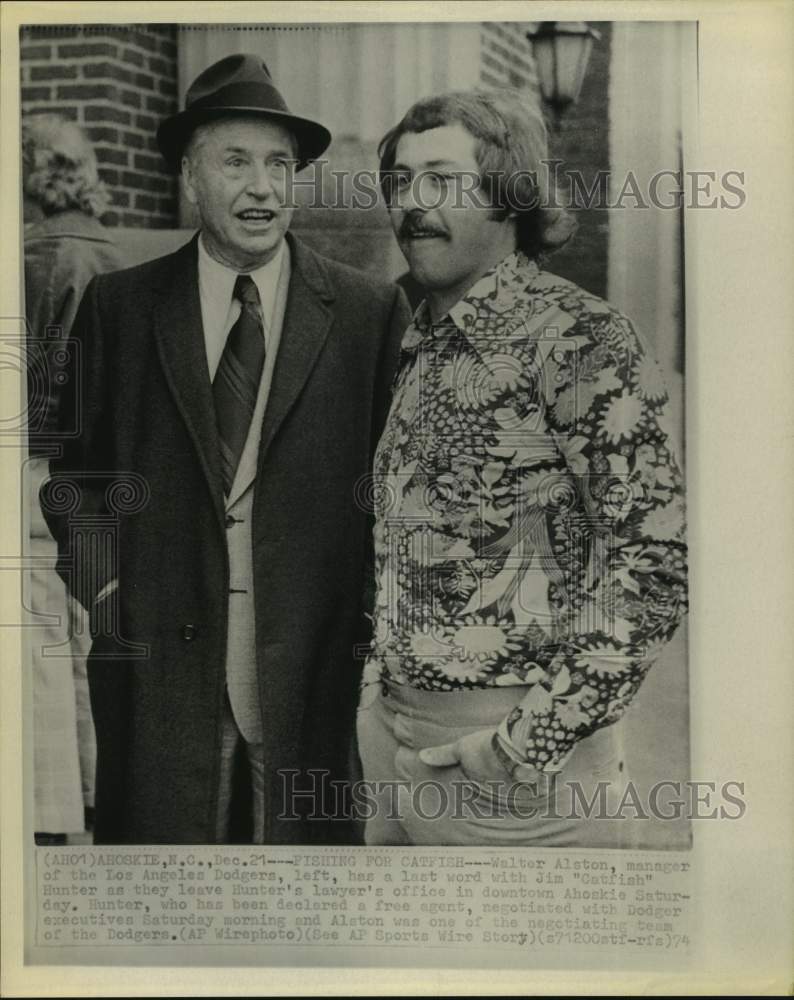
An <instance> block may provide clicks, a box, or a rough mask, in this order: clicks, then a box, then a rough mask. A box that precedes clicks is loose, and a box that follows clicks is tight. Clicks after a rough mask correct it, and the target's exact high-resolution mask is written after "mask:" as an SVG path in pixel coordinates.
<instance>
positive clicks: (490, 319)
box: [364, 251, 686, 771]
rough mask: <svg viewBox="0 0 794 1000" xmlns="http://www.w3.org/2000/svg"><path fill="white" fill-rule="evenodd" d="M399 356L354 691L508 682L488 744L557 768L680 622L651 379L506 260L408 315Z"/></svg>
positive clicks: (618, 338) (672, 488) (603, 333)
mask: <svg viewBox="0 0 794 1000" xmlns="http://www.w3.org/2000/svg"><path fill="white" fill-rule="evenodd" d="M402 350H403V354H402V359H401V365H400V369H399V372H398V375H397V378H396V381H395V386H394V398H393V402H392V407H391V412H390V414H389V417H388V420H387V424H386V428H385V431H384V434H383V436H382V438H381V441H380V444H379V447H378V450H377V453H376V457H375V466H374V478H373V484H374V489H373V497H374V504H375V508H376V523H375V549H376V555H375V586H376V598H375V610H374V638H373V642H372V648H371V653H370V656H369V658H368V661H367V664H366V666H365V671H364V684H365V685H367V684H368V683H373V682H378V681H381V680H383V679H385V678H388V679H390V680H392V681H394V682H397V683H403V684H410V685H413V686H414V687H417V688H423V689H427V690H434V691H448V692H450V697H454V692H456V691H460V690H470V689H477V688H489V687H495V686H503V685H516V686H521V691H518V692H517V704H516V706H515V708H514V709H513V710H512V712H511V713H510V714H509V716H508V717H507V718H506V719H504V720H503V722H502V724H501V725H500V726H499V729H498V736H497V739H498V742H499V744H500V745H501V749H502V750H503V751H504V752H505V753H506V754H507V755H508V756H509V757H510V758H511V759H512V760H514V761H516V762H517V763H528V764H530V765H532V766H534V767H535V768H536V769H538V770H540V771H553V770H557V769H558V768H559V767H560V766H561V765H562V763H563V762H564V760H565V759H566V757H567V756H568V755H569V754H570V751H571V750H572V748H573V747H574V745H575V744H576V742H577V741H579V740H581V739H582V738H583V737H586V736H588V735H589V734H591V733H592V732H594V731H595V730H596V729H598V728H600V727H602V726H605V725H609V724H610V723H613V722H615V721H617V719H619V718H620V716H621V715H622V714H623V712H624V711H625V709H626V707H627V706H628V704H629V702H630V701H631V699H632V697H633V696H634V694H635V692H636V691H637V689H638V687H639V685H640V683H641V681H642V679H643V677H644V675H645V673H646V671H647V670H648V668H649V666H650V665H651V663H652V661H653V660H654V658H655V657H656V655H657V654H658V652H659V650H660V649H661V647H662V646H663V645H664V644H665V643H666V642H667V641H668V640H669V638H670V637H671V635H672V634H673V632H674V631H675V629H676V627H677V625H678V623H679V621H680V619H681V617H682V615H683V614H684V612H685V606H686V546H685V535H684V494H683V485H682V480H681V475H680V472H679V469H678V466H677V464H676V460H675V457H674V454H673V447H672V444H671V438H672V436H673V435H672V420H671V416H670V411H669V402H668V397H667V393H666V390H665V387H664V384H663V381H662V378H661V376H660V373H659V370H658V368H657V366H656V363H655V362H654V360H653V359H652V358H651V357H650V356H649V354H648V353H647V352H646V350H645V348H644V346H643V344H642V342H641V341H640V339H639V337H638V335H637V333H636V332H635V330H634V329H633V327H632V325H631V323H630V322H629V321H628V320H627V319H626V318H625V317H624V316H622V315H621V314H620V313H619V312H617V311H616V310H615V309H614V308H612V307H611V306H610V305H609V304H608V303H606V302H604V301H602V300H600V299H598V298H596V297H595V296H593V295H590V294H589V293H587V292H585V291H583V290H582V289H581V288H578V287H577V286H575V285H573V284H572V283H570V282H568V281H566V280H564V279H562V278H558V277H556V276H555V275H553V274H550V273H548V272H544V271H542V270H540V269H539V267H538V265H537V264H536V263H535V262H534V261H531V260H529V259H528V258H527V257H525V256H524V255H523V254H522V253H521V252H520V251H516V252H515V253H513V254H511V255H510V256H508V257H507V258H506V259H505V260H503V261H502V262H501V263H500V264H499V265H498V266H497V267H496V268H494V269H493V270H492V271H490V272H489V273H488V274H486V275H485V276H484V277H483V278H481V279H480V280H479V281H478V282H477V284H475V285H474V287H473V288H472V289H471V290H470V291H469V293H468V294H467V295H466V296H465V298H463V299H462V300H461V301H460V302H458V303H457V304H456V305H455V306H454V307H453V308H452V309H451V310H450V311H449V313H448V314H447V315H446V316H445V317H444V319H443V320H442V321H441V322H439V323H435V324H433V323H432V322H431V320H430V316H429V312H428V310H427V306H426V303H422V304H421V305H420V307H419V309H418V310H417V312H416V314H415V316H414V320H413V323H412V324H411V326H409V328H408V330H407V331H406V334H405V337H404V340H403V345H402ZM519 698H520V700H518V699H519Z"/></svg>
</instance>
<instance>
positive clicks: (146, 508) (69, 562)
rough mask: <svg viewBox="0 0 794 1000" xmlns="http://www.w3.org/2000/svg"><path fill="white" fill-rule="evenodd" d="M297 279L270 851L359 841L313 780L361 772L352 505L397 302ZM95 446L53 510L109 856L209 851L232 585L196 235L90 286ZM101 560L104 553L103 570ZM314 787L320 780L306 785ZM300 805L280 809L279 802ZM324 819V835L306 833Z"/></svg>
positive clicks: (281, 496) (268, 455)
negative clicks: (91, 611)
mask: <svg viewBox="0 0 794 1000" xmlns="http://www.w3.org/2000/svg"><path fill="white" fill-rule="evenodd" d="M288 240H289V246H290V251H291V260H292V274H291V279H290V285H289V291H288V295H287V303H286V310H285V315H284V324H283V329H282V336H281V344H280V347H279V352H278V357H277V360H276V367H275V371H274V375H273V381H272V385H271V387H270V395H269V398H268V403H267V407H266V409H265V413H264V420H263V424H262V432H261V440H260V443H259V450H258V456H257V463H256V476H255V481H254V486H253V493H252V496H251V565H252V570H253V588H254V607H255V621H254V630H255V645H256V667H257V679H258V684H259V695H260V703H261V706H262V720H261V721H262V733H263V744H262V752H263V755H264V762H265V769H266V774H267V775H268V776H269V787H268V788H267V789H266V797H267V800H268V801H267V807H266V814H265V841H266V842H269V843H334V842H343V843H344V842H350V840H351V838H352V837H353V834H352V833H351V827H350V825H349V824H348V823H346V822H345V821H344V819H342V818H337V819H332V818H329V817H328V816H326V817H325V818H323V817H322V814H323V812H325V813H328V812H329V810H330V811H331V812H333V809H332V808H331V806H332V803H331V802H330V801H326V803H325V806H324V808H323V807H322V804H321V803H320V800H319V795H318V796H315V797H312V796H311V795H309V796H304V797H303V798H294V797H291V796H290V795H289V794H288V792H289V790H290V789H293V790H295V789H297V790H309V791H311V789H312V787H314V788H318V787H319V781H320V775H319V772H326V774H327V777H328V778H330V779H334V780H344V779H345V778H346V777H347V776H348V772H349V759H350V736H351V733H352V729H353V721H354V716H355V707H356V698H357V687H358V678H359V674H360V665H361V652H362V647H363V646H364V645H365V644H366V643H367V641H368V639H369V623H368V619H367V617H366V611H367V608H366V606H365V600H364V598H363V594H364V588H365V582H366V575H367V570H368V566H369V565H370V564H371V515H370V513H369V512H368V511H367V510H366V509H365V507H364V505H362V504H361V502H360V500H359V499H357V493H356V484H357V483H358V482H359V481H360V480H361V479H362V477H364V476H366V475H367V474H368V472H369V469H370V466H371V459H372V454H373V451H374V448H375V445H376V443H377V439H378V436H379V434H380V430H381V428H382V426H383V423H384V420H385V416H386V412H387V409H388V404H389V389H390V385H391V381H392V377H393V373H394V371H395V368H396V363H397V357H398V352H399V341H400V338H401V335H402V332H403V329H404V328H405V326H406V325H407V322H408V311H407V307H406V305H405V301H404V298H403V296H402V293H401V292H400V291H399V290H398V289H397V288H396V287H395V286H393V285H389V284H386V283H383V282H378V281H374V280H372V279H371V278H369V277H367V276H364V275H363V274H361V273H360V272H357V271H355V270H352V269H351V268H348V267H346V266H344V265H341V264H338V263H336V262H333V261H331V260H328V259H326V258H323V257H321V256H319V255H318V254H316V253H314V252H313V251H311V250H309V249H308V248H307V247H305V246H304V245H303V244H301V243H300V242H298V241H297V240H295V239H294V238H293V237H292V236H291V235H290V236H288ZM72 334H73V338H74V340H75V341H76V344H77V348H78V349H77V350H76V351H74V352H73V353H74V354H75V356H76V357H77V358H78V361H77V363H76V366H75V368H74V371H73V372H72V373H71V377H70V379H69V383H68V392H69V393H71V394H72V396H73V397H74V396H77V397H78V398H79V400H80V407H79V410H80V412H81V414H82V425H81V428H80V432H79V434H78V435H76V436H75V437H74V438H72V439H71V440H70V441H69V442H68V443H67V444H66V445H65V447H64V449H63V455H62V457H61V458H60V459H58V460H56V461H55V462H54V463H53V473H54V477H53V480H52V481H51V483H50V485H49V487H48V488H47V489H45V491H44V494H43V501H44V504H43V506H44V509H45V513H46V516H47V519H48V522H49V524H50V526H51V528H52V530H53V533H54V534H55V536H56V538H57V539H58V542H59V572H60V573H61V575H62V576H63V577H64V579H66V581H67V583H68V584H69V585H70V586H71V587H72V590H73V592H74V593H75V594H76V596H77V597H78V599H79V600H81V601H82V603H83V604H84V605H85V606H86V607H89V608H90V607H91V606H92V605H93V602H94V598H95V597H96V596H97V594H99V592H100V591H101V590H102V588H103V587H104V586H105V584H106V583H107V582H108V581H109V580H110V579H111V578H113V577H114V576H117V577H118V580H119V588H118V591H117V592H116V594H115V595H113V602H114V608H115V609H116V615H115V621H114V627H113V628H112V629H109V630H108V629H104V628H103V627H102V626H101V624H96V623H95V630H96V637H95V639H94V643H93V646H92V651H91V657H90V659H89V681H90V685H91V698H92V707H93V710H94V719H95V725H96V731H97V747H98V764H97V793H96V811H97V816H96V830H95V837H96V840H97V842H104V843H207V842H211V841H212V839H213V835H214V826H215V815H216V810H217V792H218V773H219V763H220V718H221V712H222V707H223V704H224V698H225V682H226V654H227V631H228V591H229V586H230V566H229V548H228V545H227V532H228V531H229V527H228V526H227V511H226V509H225V504H224V497H223V487H222V478H221V471H220V460H219V452H218V442H217V431H216V426H215V411H214V405H213V400H212V394H211V383H210V379H209V373H208V368H207V361H206V353H205V349H204V338H203V333H202V325H201V309H200V301H199V293H198V277H197V244H196V239H195V238H194V239H193V240H192V241H191V242H190V243H189V244H187V245H186V246H185V247H183V248H181V249H180V250H178V251H177V252H176V253H174V254H171V255H169V256H166V257H163V258H160V259H159V260H155V261H151V262H148V263H146V264H143V265H140V266H139V267H135V268H131V269H129V270H126V271H121V272H117V273H115V274H110V275H104V276H102V277H100V278H98V279H96V280H95V281H93V282H92V283H91V284H90V285H89V287H88V289H87V290H86V294H85V296H84V298H83V301H82V303H81V306H80V309H79V311H78V315H77V318H76V320H75V324H74V327H73V331H72ZM97 553H99V555H97ZM309 772H314V773H313V774H312V773H309ZM285 796H286V797H285ZM312 815H313V816H314V817H315V818H311V817H312Z"/></svg>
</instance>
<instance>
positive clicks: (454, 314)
mask: <svg viewBox="0 0 794 1000" xmlns="http://www.w3.org/2000/svg"><path fill="white" fill-rule="evenodd" d="M538 270H539V268H538V264H537V262H536V261H534V260H531V259H530V258H529V257H527V256H526V254H524V253H523V252H522V251H521V250H514V251H513V252H512V253H510V254H508V256H507V257H504V258H503V259H502V260H501V261H500V262H499V263H498V264H496V265H495V266H494V267H492V268H491V269H490V270H489V271H487V272H486V273H485V274H484V275H483V276H482V277H481V278H479V279H478V280H477V281H476V282H475V283H474V284H473V285H472V287H471V288H470V289H469V290H468V292H466V294H465V295H464V296H463V298H462V299H459V300H458V301H457V302H456V303H455V305H454V306H452V308H451V309H450V310H449V311H448V312H447V313H446V315H445V316H443V317H442V318H441V319H440V320H438V321H437V322H435V323H434V322H433V321H432V319H431V316H430V309H429V308H428V305H427V300H426V299H423V300H422V301H421V302H420V303H419V306H418V307H417V309H416V312H415V313H414V315H413V321H412V323H411V325H410V326H409V327H408V330H407V331H406V336H405V339H404V341H403V345H402V347H403V350H414V349H415V348H416V347H418V345H419V343H420V342H421V340H422V339H423V338H424V337H425V336H427V335H428V334H430V333H433V334H436V335H449V333H450V332H451V328H452V327H454V329H455V331H458V332H460V333H462V334H464V335H465V334H466V333H467V332H468V331H469V330H470V328H471V327H472V325H473V323H474V321H475V319H476V318H477V316H478V315H479V314H480V313H481V312H482V310H483V303H484V302H485V301H486V300H487V303H488V306H487V308H488V312H489V313H492V314H497V315H500V314H501V313H504V312H506V311H508V310H513V309H514V308H515V289H516V286H517V285H519V283H520V284H521V287H522V288H524V287H526V284H527V280H528V279H529V278H530V277H532V276H534V275H536V274H537V273H538ZM479 335H480V336H482V332H481V331H479Z"/></svg>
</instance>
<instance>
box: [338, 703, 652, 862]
mask: <svg viewBox="0 0 794 1000" xmlns="http://www.w3.org/2000/svg"><path fill="white" fill-rule="evenodd" d="M527 690H528V689H527V688H525V687H509V688H489V689H485V690H478V691H459V692H444V691H422V690H418V689H416V688H412V687H409V686H407V685H401V684H392V683H388V684H386V685H385V688H384V691H382V692H381V693H379V694H378V696H377V697H376V698H375V699H374V700H372V701H371V702H370V703H369V704H367V705H366V707H362V708H360V709H359V713H358V722H357V729H358V746H359V753H360V755H361V761H362V766H363V771H364V780H365V782H372V783H375V784H374V785H373V789H372V790H373V791H374V793H375V794H374V796H373V797H374V799H375V804H376V813H375V815H373V816H372V817H371V818H368V819H367V822H366V826H365V831H364V839H365V841H366V843H367V844H370V845H373V846H374V845H385V844H423V845H430V844H437V845H458V846H483V847H518V846H527V847H529V846H537V847H632V846H634V843H635V837H636V830H635V829H634V827H635V821H633V820H632V819H631V818H630V817H631V813H630V812H628V813H627V816H628V817H629V818H626V819H608V818H604V816H601V817H597V815H596V813H597V812H598V807H597V808H596V810H595V811H594V813H593V814H591V816H590V818H586V816H585V815H584V814H583V810H582V808H581V805H580V803H579V795H582V796H584V798H585V801H586V802H592V801H593V800H594V797H596V798H595V801H596V802H597V803H598V802H599V799H598V797H597V796H598V795H599V794H601V795H602V796H603V798H601V799H600V801H601V802H603V803H605V805H606V808H605V809H601V810H600V811H601V812H602V813H603V814H605V815H606V816H609V815H614V813H615V811H616V807H617V806H618V804H619V803H620V801H621V797H622V795H623V792H624V791H625V786H626V784H627V781H628V779H627V775H626V769H625V766H624V763H623V755H622V736H621V732H620V729H619V724H618V725H615V726H609V727H607V728H604V729H601V730H599V731H598V732H596V733H594V734H593V735H592V736H590V737H589V738H587V739H584V740H582V741H581V742H580V743H578V744H577V746H576V747H575V749H574V751H573V752H572V754H571V755H570V757H569V758H568V760H567V761H566V763H565V764H564V765H563V767H562V769H561V770H560V772H559V774H558V775H557V777H556V782H545V781H544V782H540V783H538V784H537V785H536V786H534V787H532V786H530V785H523V786H521V785H515V784H513V782H512V781H511V779H510V778H509V777H508V776H507V774H506V772H504V773H502V772H501V771H499V772H496V771H495V772H494V773H492V774H487V775H486V774H466V773H464V772H463V770H462V769H461V767H460V765H452V766H450V767H432V766H430V765H428V764H425V763H423V762H422V761H421V760H420V759H419V750H421V749H423V748H425V747H430V746H439V745H443V744H446V743H452V742H454V741H455V740H457V739H459V738H460V737H462V736H464V735H467V734H469V733H473V732H477V731H479V730H489V731H494V730H495V729H496V727H497V726H498V724H499V723H500V722H501V721H502V719H503V718H504V717H505V716H506V715H507V714H508V713H509V712H510V710H511V709H512V708H513V707H514V706H515V705H516V704H517V703H518V702H519V701H520V700H521V699H522V698H523V696H524V695H525V694H526V693H527ZM395 781H396V782H405V785H403V786H402V787H398V788H396V787H395V786H389V785H386V786H383V785H382V783H384V782H395ZM499 781H501V784H498V785H497V784H494V782H499ZM424 782H433V783H436V784H424V785H423V784H422V783H424ZM599 782H603V783H604V785H605V787H604V789H603V792H601V793H599ZM378 783H381V784H378ZM511 786H512V787H511ZM572 786H576V787H578V788H579V789H580V792H578V793H577V792H575V791H574V790H573V788H572ZM584 812H585V813H586V810H585V811H584ZM572 813H573V816H574V818H571V815H572ZM577 816H578V817H580V818H576V817H577Z"/></svg>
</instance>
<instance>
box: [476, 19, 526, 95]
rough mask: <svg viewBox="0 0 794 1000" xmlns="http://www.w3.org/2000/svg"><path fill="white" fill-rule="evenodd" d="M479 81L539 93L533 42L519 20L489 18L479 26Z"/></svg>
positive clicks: (492, 85) (487, 84)
mask: <svg viewBox="0 0 794 1000" xmlns="http://www.w3.org/2000/svg"><path fill="white" fill-rule="evenodd" d="M480 82H481V83H483V84H485V85H486V86H489V87H517V88H519V89H520V90H529V91H532V92H533V93H534V94H535V95H536V96H537V94H538V80H537V74H536V73H535V62H534V60H533V58H532V44H531V42H530V41H529V40H528V39H527V35H526V25H525V24H523V23H521V22H515V23H511V22H509V21H489V22H487V23H485V24H483V25H482V27H481V29H480Z"/></svg>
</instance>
